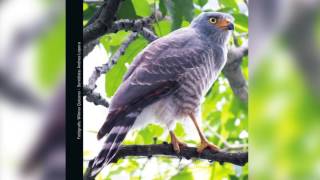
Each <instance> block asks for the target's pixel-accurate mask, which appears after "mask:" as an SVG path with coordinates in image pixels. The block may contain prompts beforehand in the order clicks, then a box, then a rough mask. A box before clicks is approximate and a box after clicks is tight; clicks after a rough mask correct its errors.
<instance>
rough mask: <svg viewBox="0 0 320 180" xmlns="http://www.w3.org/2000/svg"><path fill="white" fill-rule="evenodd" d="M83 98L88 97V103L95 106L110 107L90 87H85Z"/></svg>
mask: <svg viewBox="0 0 320 180" xmlns="http://www.w3.org/2000/svg"><path fill="white" fill-rule="evenodd" d="M83 96H86V100H87V101H88V102H92V103H93V104H94V105H101V106H104V107H106V108H108V107H109V103H108V101H107V100H106V99H104V98H103V97H102V96H101V95H100V94H99V93H97V92H93V91H92V90H90V89H89V88H88V86H84V87H83Z"/></svg>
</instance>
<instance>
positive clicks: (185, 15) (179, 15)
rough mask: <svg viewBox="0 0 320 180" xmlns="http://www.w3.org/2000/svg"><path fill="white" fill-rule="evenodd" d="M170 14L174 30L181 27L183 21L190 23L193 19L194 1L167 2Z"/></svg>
mask: <svg viewBox="0 0 320 180" xmlns="http://www.w3.org/2000/svg"><path fill="white" fill-rule="evenodd" d="M166 2H167V3H166V5H167V8H168V10H169V14H170V16H171V17H172V19H173V22H172V27H171V29H172V30H175V29H178V28H180V27H181V25H182V22H183V20H187V21H189V22H191V21H192V19H193V15H194V12H193V9H194V7H193V2H192V0H166Z"/></svg>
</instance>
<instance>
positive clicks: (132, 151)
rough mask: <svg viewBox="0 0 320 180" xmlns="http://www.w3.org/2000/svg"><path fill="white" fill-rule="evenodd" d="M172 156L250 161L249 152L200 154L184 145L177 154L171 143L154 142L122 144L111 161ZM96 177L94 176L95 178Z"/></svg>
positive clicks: (243, 163) (86, 176) (87, 173)
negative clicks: (127, 158) (131, 157)
mask: <svg viewBox="0 0 320 180" xmlns="http://www.w3.org/2000/svg"><path fill="white" fill-rule="evenodd" d="M158 155H162V156H163V155H164V156H171V157H177V158H185V159H191V158H197V159H203V160H209V162H213V161H216V162H219V163H225V162H227V163H232V164H235V165H238V166H244V165H245V164H246V163H247V162H248V152H239V153H229V152H218V153H214V152H211V151H210V150H208V149H206V150H204V151H203V153H201V154H199V153H198V152H197V148H195V147H184V148H181V152H180V154H177V153H176V152H175V151H174V150H173V148H172V145H171V144H154V145H126V146H121V147H120V149H119V151H118V153H117V154H116V156H115V157H114V159H113V160H112V161H111V163H115V162H117V161H118V160H119V159H121V158H125V157H128V156H139V157H148V158H150V157H152V156H158ZM93 161H94V160H90V161H89V165H88V168H87V170H86V173H85V178H84V179H92V178H88V177H89V175H90V174H91V168H92V164H93ZM93 179H94V178H93Z"/></svg>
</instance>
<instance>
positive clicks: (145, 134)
mask: <svg viewBox="0 0 320 180" xmlns="http://www.w3.org/2000/svg"><path fill="white" fill-rule="evenodd" d="M162 133H163V128H162V127H161V126H159V125H155V124H149V125H148V126H147V127H145V128H143V129H142V130H140V131H139V135H140V136H141V137H142V138H143V141H144V143H145V144H153V143H154V140H153V138H154V137H155V138H158V137H159V136H161V135H162Z"/></svg>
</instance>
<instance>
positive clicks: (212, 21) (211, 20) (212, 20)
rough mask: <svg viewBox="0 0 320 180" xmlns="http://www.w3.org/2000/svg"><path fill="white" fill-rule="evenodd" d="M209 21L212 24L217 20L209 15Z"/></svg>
mask: <svg viewBox="0 0 320 180" xmlns="http://www.w3.org/2000/svg"><path fill="white" fill-rule="evenodd" d="M209 22H210V23H212V24H215V23H216V22H217V18H214V17H211V18H210V19H209Z"/></svg>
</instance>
